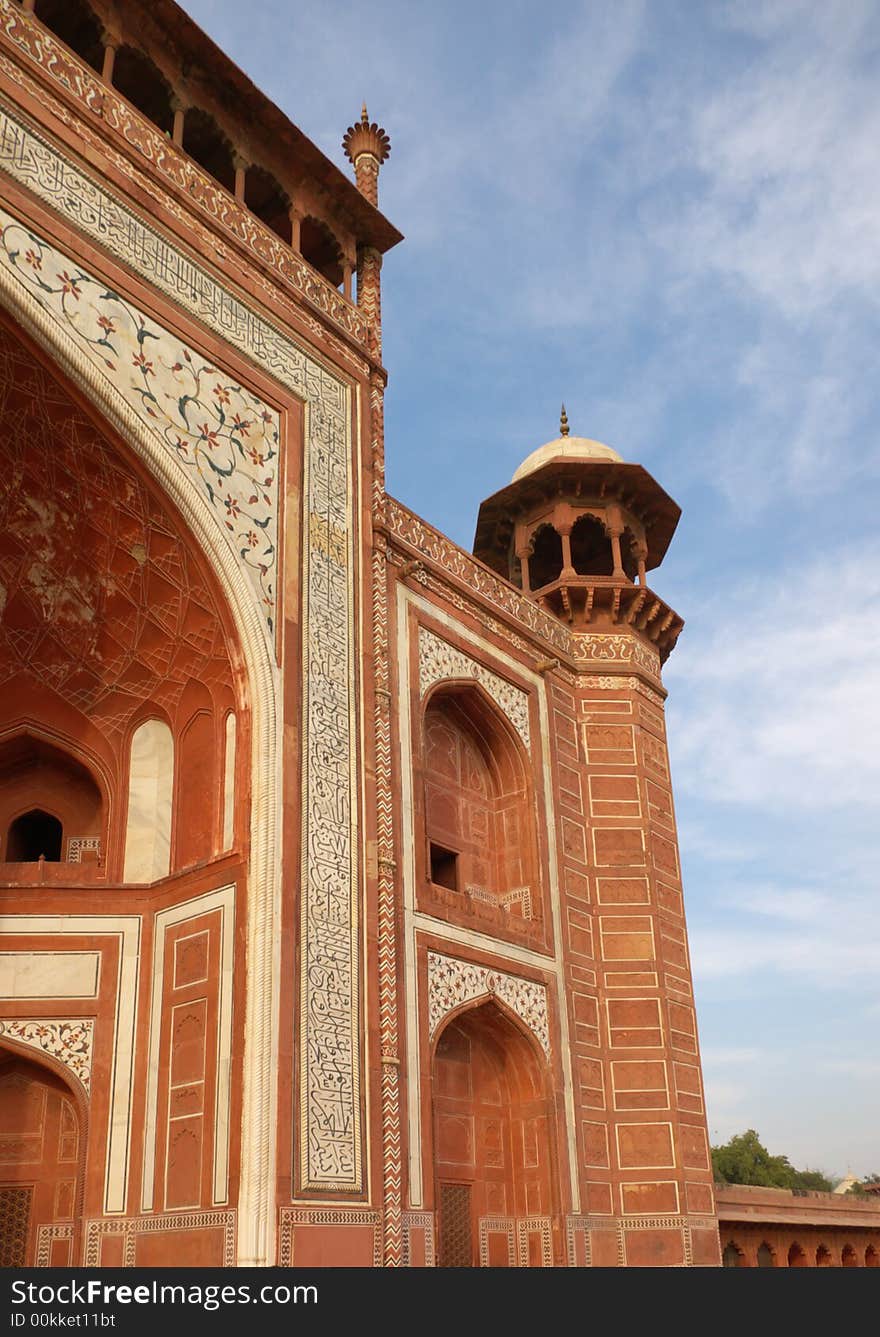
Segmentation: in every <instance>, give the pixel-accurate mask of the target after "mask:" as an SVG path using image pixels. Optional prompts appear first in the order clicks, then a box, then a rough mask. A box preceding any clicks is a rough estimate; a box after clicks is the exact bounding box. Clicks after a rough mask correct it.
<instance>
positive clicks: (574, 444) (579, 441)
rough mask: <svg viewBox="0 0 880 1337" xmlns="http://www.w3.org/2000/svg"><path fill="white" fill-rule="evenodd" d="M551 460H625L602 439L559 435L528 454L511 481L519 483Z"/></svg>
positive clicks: (619, 461)
mask: <svg viewBox="0 0 880 1337" xmlns="http://www.w3.org/2000/svg"><path fill="white" fill-rule="evenodd" d="M551 460H583V461H584V462H585V463H586V462H595V461H597V460H610V461H611V462H612V463H614V464H623V462H624V461H623V456H622V455H618V453H617V451H616V450H612V448H611V447H610V446H605V445H603V444H602V442H601V441H591V440H590V439H589V437H586V436H558V437H557V438H556V440H555V441H548V442H547V443H546V445H543V446H538V449H537V450H533V451H532V453H531V455H527V456H526V458H525V459H524V460H523V462H522V464H521V465H520V466H519V468H518V469H517V471H516V473H515V474H514V475H513V478H512V479H511V480H510V481H511V482H512V483H518V482H519V480H520V479H521V478H527V477H528V476H529V474H533V473H535V472H536V471H537V470H538V469H540V468H541V466H542V465H544V464H549V463H550V461H551Z"/></svg>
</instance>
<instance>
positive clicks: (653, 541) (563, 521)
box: [474, 405, 684, 659]
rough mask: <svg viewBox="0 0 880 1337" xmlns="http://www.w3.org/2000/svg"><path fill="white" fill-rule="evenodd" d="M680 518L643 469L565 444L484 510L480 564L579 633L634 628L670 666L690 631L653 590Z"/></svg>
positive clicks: (535, 457)
mask: <svg viewBox="0 0 880 1337" xmlns="http://www.w3.org/2000/svg"><path fill="white" fill-rule="evenodd" d="M680 515H681V510H680V508H679V507H678V506H677V505H676V503H675V502H674V501H673V500H672V498H671V497H670V496H669V494H668V493H667V492H665V491H664V489H663V488H662V487H661V486H660V484H659V483H657V482H656V481H655V479H653V478H652V477H651V475H650V474H649V473H648V471H647V470H646V469H644V468H643V467H642V466H641V465H640V464H628V463H627V462H626V461H625V460H624V459H623V457H622V456H621V455H619V454H618V453H617V451H616V450H612V448H611V447H610V446H606V445H603V444H602V443H601V442H599V441H591V440H589V439H588V438H587V437H580V436H571V435H570V434H569V426H568V418H567V415H566V412H565V406H564V405H563V407H562V415H561V419H560V424H559V436H558V437H557V438H556V439H555V440H553V441H548V442H547V443H546V444H545V445H543V446H539V447H538V449H537V450H533V451H532V453H531V454H530V455H529V456H527V458H526V459H525V460H523V462H522V464H521V465H520V466H519V468H518V469H517V471H516V473H515V474H514V475H513V478H512V480H511V482H510V483H509V484H508V486H507V487H504V488H502V489H501V491H500V492H496V493H494V495H493V496H491V497H489V498H488V499H487V500H486V501H484V502H483V504H482V506H481V507H480V515H479V520H478V522H477V532H476V536H475V538H474V554H475V555H476V556H477V557H479V558H481V560H482V561H484V562H485V563H486V564H487V565H488V566H490V567H492V569H493V570H494V571H497V572H498V574H499V575H500V576H503V577H504V578H505V579H506V580H510V581H512V582H513V583H514V584H515V585H518V586H519V587H520V589H522V590H523V592H524V593H526V594H528V595H530V596H531V597H532V598H533V599H534V600H535V601H536V602H537V603H539V604H540V605H541V606H542V607H544V608H546V609H547V610H548V611H550V612H553V613H555V614H556V615H557V616H558V617H560V618H562V619H563V620H564V621H566V622H568V623H569V624H571V626H572V629H578V630H580V629H583V628H586V627H587V626H589V627H592V628H595V629H599V628H606V627H614V626H618V625H620V626H632V627H635V629H636V630H637V631H639V632H641V633H642V635H644V636H645V637H646V638H647V639H648V640H649V641H651V642H652V643H653V644H654V645H656V647H657V649H658V650H659V651H660V657H661V659H665V658H666V657H667V655H668V654H669V652H670V650H671V649H672V647H673V645H674V644H675V641H676V638H677V637H678V634H679V632H680V631H681V628H682V626H683V625H684V624H683V622H682V619H681V618H680V617H679V616H678V614H677V613H675V612H673V610H672V609H671V608H669V607H668V606H667V605H666V604H665V603H664V602H663V600H662V599H660V598H658V597H657V596H656V595H655V594H654V593H653V592H652V591H651V590H650V589H649V588H648V585H647V572H648V571H650V570H653V569H654V568H655V567H657V566H659V565H660V563H661V562H662V560H663V558H664V556H665V554H666V550H667V548H668V547H669V543H670V540H671V539H672V535H673V534H674V532H675V527H676V525H677V524H678V519H679V516H680Z"/></svg>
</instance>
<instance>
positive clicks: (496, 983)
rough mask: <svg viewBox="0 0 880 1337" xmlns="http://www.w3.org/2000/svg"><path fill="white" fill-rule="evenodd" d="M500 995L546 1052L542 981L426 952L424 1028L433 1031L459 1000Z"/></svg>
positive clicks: (546, 1035) (544, 1005)
mask: <svg viewBox="0 0 880 1337" xmlns="http://www.w3.org/2000/svg"><path fill="white" fill-rule="evenodd" d="M493 996H494V997H496V998H500V999H501V1000H502V1002H504V1003H506V1004H507V1006H508V1007H509V1008H510V1010H511V1012H515V1013H516V1015H517V1016H518V1017H520V1018H521V1019H522V1020H523V1021H524V1022H525V1024H526V1025H527V1026H528V1028H529V1030H530V1031H532V1032H533V1033H534V1035H535V1036H536V1037H537V1039H538V1041H539V1043H540V1045H541V1048H542V1049H543V1050H544V1053H545V1054H547V1055H548V1056H549V1054H550V1025H549V1022H548V1018H547V990H546V988H545V987H544V985H543V984H537V983H536V982H535V981H534V980H526V979H522V978H520V976H518V975H505V974H503V973H502V972H501V971H499V970H491V969H490V968H489V967H488V966H477V965H474V963H473V962H472V961H459V960H457V959H456V958H455V957H452V956H440V955H439V954H438V953H437V952H429V953H428V1028H429V1031H430V1034H431V1036H432V1037H433V1036H434V1035H436V1033H437V1030H438V1028H439V1026H440V1024H441V1022H442V1021H443V1018H444V1017H445V1016H446V1015H447V1014H448V1013H450V1012H451V1011H452V1010H453V1009H454V1008H456V1007H460V1006H461V1005H462V1003H470V1002H472V1001H473V1000H475V999H477V998H483V997H487V998H491V997H493Z"/></svg>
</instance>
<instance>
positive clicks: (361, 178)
mask: <svg viewBox="0 0 880 1337" xmlns="http://www.w3.org/2000/svg"><path fill="white" fill-rule="evenodd" d="M342 147H343V149H344V150H345V156H346V158H348V160H349V162H350V163H351V164H352V165H353V167H354V174H355V177H356V179H357V186H358V190H359V191H360V192H361V194H362V195H365V196H366V198H367V199H368V200H369V201H370V204H372V205H375V206H376V207H378V204H379V185H378V181H379V168H380V167H381V166H382V164H383V162H384V161H385V159H386V158H387V157H388V154H389V153H390V152H391V140H390V139H389V138H388V136H387V135H386V133H385V131H384V130H383V129H382V127H381V125H375V124H373V123H372V122H371V121H370V117H369V113H368V112H367V104H366V102H364V104H363V106H362V107H361V118H360V120H359V121H355V123H354V125H350V126H349V127H348V129H347V130H346V132H345V134H344V136H343V139H342Z"/></svg>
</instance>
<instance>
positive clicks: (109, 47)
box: [25, 0, 119, 84]
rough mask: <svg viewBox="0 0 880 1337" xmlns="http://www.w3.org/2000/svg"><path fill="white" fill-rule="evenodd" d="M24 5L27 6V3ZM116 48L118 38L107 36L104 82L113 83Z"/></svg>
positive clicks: (103, 72)
mask: <svg viewBox="0 0 880 1337" xmlns="http://www.w3.org/2000/svg"><path fill="white" fill-rule="evenodd" d="M34 3H36V0H31V6H30V7H31V9H33V7H34ZM25 7H27V5H26V6H25ZM118 50H119V40H118V38H115V37H112V38H111V37H108V39H107V43H106V45H105V47H104V64H103V67H102V69H101V78H102V79H103V80H104V83H105V84H112V83H113V66H114V65H115V63H116V52H117V51H118Z"/></svg>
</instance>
